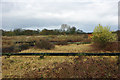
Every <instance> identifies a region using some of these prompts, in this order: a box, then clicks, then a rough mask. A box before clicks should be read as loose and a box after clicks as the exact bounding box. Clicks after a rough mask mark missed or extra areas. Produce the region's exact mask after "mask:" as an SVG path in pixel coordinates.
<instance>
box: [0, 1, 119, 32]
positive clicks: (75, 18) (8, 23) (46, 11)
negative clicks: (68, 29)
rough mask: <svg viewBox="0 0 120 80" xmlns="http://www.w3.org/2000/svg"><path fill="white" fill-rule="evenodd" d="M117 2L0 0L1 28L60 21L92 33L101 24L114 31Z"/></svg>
mask: <svg viewBox="0 0 120 80" xmlns="http://www.w3.org/2000/svg"><path fill="white" fill-rule="evenodd" d="M118 1H119V0H2V2H1V4H0V5H1V7H2V11H0V14H2V15H1V16H0V17H2V29H5V30H13V29H16V28H22V29H40V30H41V29H44V28H47V29H59V28H60V26H61V25H62V24H68V25H70V26H75V27H77V28H78V29H81V30H83V31H86V32H92V31H93V29H94V28H95V26H97V25H98V24H101V25H103V26H106V25H108V26H111V30H117V29H118ZM0 21H1V20H0Z"/></svg>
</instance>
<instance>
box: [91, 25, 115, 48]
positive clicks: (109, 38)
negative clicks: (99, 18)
mask: <svg viewBox="0 0 120 80" xmlns="http://www.w3.org/2000/svg"><path fill="white" fill-rule="evenodd" d="M92 35H93V36H92V41H93V43H94V45H95V47H98V48H101V49H104V48H105V47H106V46H107V44H108V43H109V42H114V41H116V40H117V38H116V35H115V34H113V33H112V31H110V27H109V26H107V27H103V26H102V25H100V24H99V26H96V27H95V29H94V31H93V33H92Z"/></svg>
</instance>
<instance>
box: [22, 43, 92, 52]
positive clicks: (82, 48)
mask: <svg viewBox="0 0 120 80" xmlns="http://www.w3.org/2000/svg"><path fill="white" fill-rule="evenodd" d="M90 46H91V45H90V44H80V45H77V44H69V45H64V46H61V45H56V46H55V49H52V50H43V49H35V48H31V49H28V50H24V51H21V52H20V53H73V52H78V53H79V52H90V51H91V50H93V48H92V47H90Z"/></svg>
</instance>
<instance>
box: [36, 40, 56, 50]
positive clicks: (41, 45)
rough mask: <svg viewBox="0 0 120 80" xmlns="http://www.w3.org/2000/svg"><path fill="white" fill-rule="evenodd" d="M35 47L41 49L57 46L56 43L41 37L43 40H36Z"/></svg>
mask: <svg viewBox="0 0 120 80" xmlns="http://www.w3.org/2000/svg"><path fill="white" fill-rule="evenodd" d="M35 47H36V48H39V49H47V50H50V49H53V48H55V45H54V44H52V43H50V42H49V41H47V40H44V39H41V40H37V41H36V42H35Z"/></svg>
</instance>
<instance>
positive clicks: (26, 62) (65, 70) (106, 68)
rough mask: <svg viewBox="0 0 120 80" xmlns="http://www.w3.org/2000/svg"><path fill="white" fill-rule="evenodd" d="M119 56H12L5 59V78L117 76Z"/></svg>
mask: <svg viewBox="0 0 120 80" xmlns="http://www.w3.org/2000/svg"><path fill="white" fill-rule="evenodd" d="M117 59H118V57H117V56H105V57H104V56H81V57H78V56H45V58H44V59H40V58H39V56H11V57H10V58H6V56H2V60H3V63H2V64H3V66H2V70H3V73H2V74H3V75H2V77H3V78H5V77H6V78H9V77H11V78H12V77H14V78H15V77H18V78H20V77H22V78H23V77H25V78H38V77H39V78H40V77H43V78H58V77H59V78H88V77H92V78H110V77H112V78H116V77H117V74H118V66H117Z"/></svg>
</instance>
